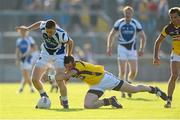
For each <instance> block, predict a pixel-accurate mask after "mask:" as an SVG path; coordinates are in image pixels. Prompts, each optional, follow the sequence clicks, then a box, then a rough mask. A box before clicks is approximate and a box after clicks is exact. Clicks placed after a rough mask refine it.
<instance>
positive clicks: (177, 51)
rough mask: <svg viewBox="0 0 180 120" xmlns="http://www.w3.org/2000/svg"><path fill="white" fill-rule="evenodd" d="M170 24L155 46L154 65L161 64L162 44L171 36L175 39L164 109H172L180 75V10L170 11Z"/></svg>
mask: <svg viewBox="0 0 180 120" xmlns="http://www.w3.org/2000/svg"><path fill="white" fill-rule="evenodd" d="M169 17H170V23H169V24H168V25H166V26H165V27H164V28H163V30H162V32H161V34H160V35H159V36H158V38H157V40H156V42H155V44H154V59H153V63H154V64H156V65H159V64H160V58H159V50H160V46H161V43H162V42H163V41H164V40H165V38H166V37H167V36H168V35H169V36H171V37H172V38H173V41H172V47H173V48H172V52H171V59H170V70H171V76H170V78H169V83H168V91H167V93H168V99H167V103H166V104H165V106H164V107H166V108H170V107H171V101H172V96H173V92H174V89H175V84H176V80H178V75H179V73H180V8H179V7H174V8H171V9H170V10H169Z"/></svg>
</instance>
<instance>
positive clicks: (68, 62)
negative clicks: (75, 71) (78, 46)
mask: <svg viewBox="0 0 180 120" xmlns="http://www.w3.org/2000/svg"><path fill="white" fill-rule="evenodd" d="M74 65H75V64H74V57H72V56H65V57H64V66H65V68H66V69H67V70H71V69H72V68H73V67H74Z"/></svg>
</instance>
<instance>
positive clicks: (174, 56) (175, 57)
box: [171, 53, 180, 62]
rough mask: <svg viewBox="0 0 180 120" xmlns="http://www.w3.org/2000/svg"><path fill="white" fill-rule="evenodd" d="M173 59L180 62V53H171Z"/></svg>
mask: <svg viewBox="0 0 180 120" xmlns="http://www.w3.org/2000/svg"><path fill="white" fill-rule="evenodd" d="M171 61H177V62H180V55H177V54H175V53H171Z"/></svg>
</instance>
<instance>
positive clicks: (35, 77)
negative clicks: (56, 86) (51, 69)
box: [32, 66, 48, 97]
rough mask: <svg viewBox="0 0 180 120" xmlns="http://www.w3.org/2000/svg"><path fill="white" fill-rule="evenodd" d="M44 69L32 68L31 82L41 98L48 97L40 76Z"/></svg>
mask: <svg viewBox="0 0 180 120" xmlns="http://www.w3.org/2000/svg"><path fill="white" fill-rule="evenodd" d="M45 71H46V68H45V67H43V68H42V67H36V66H35V67H34V68H33V72H32V82H33V85H34V87H35V88H36V90H37V91H38V92H39V93H40V95H41V97H42V96H46V97H48V95H47V93H46V92H45V91H44V89H43V86H42V82H41V78H42V75H43V74H44V73H45Z"/></svg>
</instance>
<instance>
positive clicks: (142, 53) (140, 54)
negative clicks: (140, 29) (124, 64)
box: [138, 49, 144, 57]
mask: <svg viewBox="0 0 180 120" xmlns="http://www.w3.org/2000/svg"><path fill="white" fill-rule="evenodd" d="M143 55H144V50H143V49H140V50H139V51H138V56H140V57H141V56H143Z"/></svg>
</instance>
